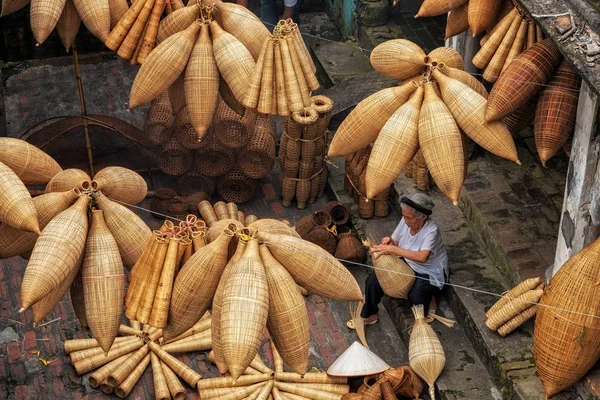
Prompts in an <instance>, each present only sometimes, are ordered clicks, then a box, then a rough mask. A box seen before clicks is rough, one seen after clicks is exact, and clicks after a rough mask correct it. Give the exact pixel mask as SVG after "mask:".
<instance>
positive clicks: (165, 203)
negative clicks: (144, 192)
mask: <svg viewBox="0 0 600 400" xmlns="http://www.w3.org/2000/svg"><path fill="white" fill-rule="evenodd" d="M175 196H177V193H176V192H175V191H174V190H171V189H168V188H159V189H157V190H156V191H155V192H154V197H152V201H151V202H150V210H151V211H153V212H154V213H156V214H154V213H153V214H152V216H153V217H156V218H159V219H164V215H167V213H168V210H169V206H170V205H171V203H173V202H175V201H176V199H175ZM159 214H162V215H159Z"/></svg>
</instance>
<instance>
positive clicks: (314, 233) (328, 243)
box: [304, 227, 337, 254]
mask: <svg viewBox="0 0 600 400" xmlns="http://www.w3.org/2000/svg"><path fill="white" fill-rule="evenodd" d="M304 240H307V241H309V242H311V243H314V244H316V245H317V246H319V247H321V248H322V249H324V250H326V251H327V252H328V253H329V254H334V253H335V249H336V248H337V241H336V240H335V236H334V235H333V233H331V232H329V231H328V230H327V229H325V228H321V227H315V228H314V229H312V230H311V231H310V232H309V233H307V234H306V235H305V238H304Z"/></svg>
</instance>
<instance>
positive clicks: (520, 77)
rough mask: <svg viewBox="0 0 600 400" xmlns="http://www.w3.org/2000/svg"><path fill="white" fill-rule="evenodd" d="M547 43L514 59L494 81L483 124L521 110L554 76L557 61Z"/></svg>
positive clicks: (555, 50)
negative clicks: (542, 85)
mask: <svg viewBox="0 0 600 400" xmlns="http://www.w3.org/2000/svg"><path fill="white" fill-rule="evenodd" d="M561 57H562V56H561V54H560V51H559V50H558V47H557V46H556V45H555V44H554V42H552V40H551V39H545V40H543V41H541V42H538V43H536V44H535V45H533V46H532V47H530V48H529V49H527V50H525V51H524V52H523V53H521V54H520V55H519V56H517V57H516V58H515V59H514V60H513V62H511V64H510V65H509V66H508V67H507V68H506V70H505V71H504V73H503V74H502V76H501V77H500V78H499V79H498V81H497V82H496V84H495V85H494V87H493V88H492V91H491V92H490V96H489V98H488V104H487V107H486V110H485V119H486V121H496V120H498V119H500V118H504V117H506V116H507V115H509V114H510V113H512V112H514V111H515V110H517V109H518V108H519V107H521V106H523V105H524V104H525V103H526V102H527V100H529V99H530V98H531V97H533V96H535V94H536V93H537V92H538V91H539V90H540V89H541V86H540V85H539V84H545V83H546V82H548V80H549V79H550V78H551V77H552V75H553V74H554V72H555V70H556V68H558V65H559V63H560V60H561Z"/></svg>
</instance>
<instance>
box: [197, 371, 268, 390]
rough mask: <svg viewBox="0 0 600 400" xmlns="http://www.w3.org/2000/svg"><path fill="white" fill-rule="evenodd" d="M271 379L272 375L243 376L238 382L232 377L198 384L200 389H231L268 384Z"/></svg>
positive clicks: (208, 380)
mask: <svg viewBox="0 0 600 400" xmlns="http://www.w3.org/2000/svg"><path fill="white" fill-rule="evenodd" d="M269 379H271V375H270V374H261V375H242V376H240V377H239V378H238V379H237V380H235V381H234V379H233V378H232V377H231V376H222V377H219V378H207V379H202V380H201V381H200V382H198V389H199V390H201V389H217V388H230V387H232V386H236V387H239V386H248V385H253V384H255V383H261V382H266V381H268V380H269Z"/></svg>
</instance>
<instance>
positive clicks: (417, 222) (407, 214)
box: [402, 207, 427, 230]
mask: <svg viewBox="0 0 600 400" xmlns="http://www.w3.org/2000/svg"><path fill="white" fill-rule="evenodd" d="M402 216H403V217H404V223H406V225H408V227H409V228H410V229H413V230H417V229H421V228H422V227H423V225H424V224H425V219H426V218H427V217H426V216H425V215H422V216H421V217H415V215H414V214H413V210H411V209H410V208H407V207H402Z"/></svg>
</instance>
